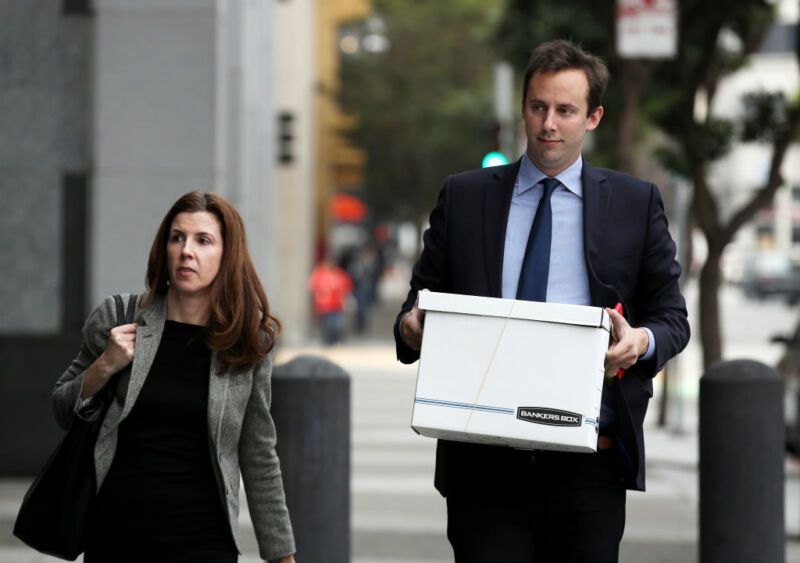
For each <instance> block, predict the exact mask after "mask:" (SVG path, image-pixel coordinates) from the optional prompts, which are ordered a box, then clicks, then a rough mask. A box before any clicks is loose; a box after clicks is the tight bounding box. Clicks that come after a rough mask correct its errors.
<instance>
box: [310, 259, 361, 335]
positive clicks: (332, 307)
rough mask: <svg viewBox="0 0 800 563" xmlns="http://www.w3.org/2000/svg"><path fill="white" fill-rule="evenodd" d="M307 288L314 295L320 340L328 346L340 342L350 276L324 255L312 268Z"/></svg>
mask: <svg viewBox="0 0 800 563" xmlns="http://www.w3.org/2000/svg"><path fill="white" fill-rule="evenodd" d="M308 288H309V289H310V290H311V293H312V294H313V296H314V311H315V312H316V314H317V316H318V318H319V322H320V329H321V330H322V341H323V342H324V343H325V344H327V345H328V346H330V345H332V344H336V343H337V342H341V341H342V340H343V339H344V306H345V302H346V300H347V296H348V295H350V292H351V291H352V290H353V282H352V281H351V280H350V276H348V275H347V272H345V271H344V270H343V269H341V268H340V267H338V266H337V265H336V264H334V263H333V260H331V259H330V258H329V257H326V258H324V259H323V260H322V262H320V263H319V264H317V265H316V267H315V268H314V269H313V270H312V272H311V277H309V278H308Z"/></svg>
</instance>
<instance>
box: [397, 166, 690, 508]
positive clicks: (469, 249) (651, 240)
mask: <svg viewBox="0 0 800 563" xmlns="http://www.w3.org/2000/svg"><path fill="white" fill-rule="evenodd" d="M519 166H520V161H517V162H515V163H513V164H509V165H507V166H498V167H494V168H486V169H480V170H472V171H469V172H464V173H461V174H457V175H454V176H450V177H449V178H447V180H446V181H445V184H444V187H443V188H442V190H441V192H440V194H439V199H438V202H437V204H436V207H435V209H434V210H433V212H432V213H431V216H430V228H429V229H428V230H426V231H425V235H424V237H423V239H424V249H423V252H422V255H421V256H420V259H419V260H418V261H417V263H416V264H415V266H414V272H413V276H412V278H411V290H410V291H409V294H408V298H407V299H406V302H405V303H404V304H403V307H402V310H401V312H400V314H399V315H398V317H397V320H396V321H395V325H394V334H395V341H396V344H397V357H398V359H399V360H400V361H401V362H403V363H412V362H414V361H416V360H417V359H418V358H419V352H416V351H414V350H412V349H411V348H409V347H408V346H407V345H406V343H405V341H404V340H403V339H402V337H401V336H400V332H399V323H400V318H401V317H402V316H403V315H404V314H405V313H406V312H407V311H409V310H410V309H411V307H412V306H413V304H414V300H415V298H416V294H417V291H418V290H421V289H423V288H427V289H430V290H431V291H442V292H449V293H460V294H466V295H479V296H487V297H500V296H501V285H502V280H501V277H502V271H503V248H504V244H505V231H506V224H507V221H508V211H509V207H510V205H511V196H512V192H513V188H514V181H515V179H516V176H517V172H518V171H519ZM581 179H582V183H583V223H584V253H585V257H586V265H587V272H588V275H589V290H590V293H591V302H592V305H594V306H597V307H613V306H614V305H615V304H616V303H617V302H621V303H622V305H623V311H624V314H625V317H626V319H627V320H628V322H629V323H630V324H631V326H637V327H647V328H649V329H650V330H651V331H652V332H653V336H654V337H655V341H656V353H655V357H654V358H652V359H650V360H647V361H641V360H640V361H639V362H637V363H636V365H634V366H633V367H631V369H629V370H628V371H627V372H626V374H625V376H624V377H623V378H622V379H621V380H619V381H618V384H617V385H616V387H615V392H614V395H615V399H614V400H615V408H616V411H617V429H616V431H617V435H618V436H619V438H620V439H621V441H622V444H623V445H624V448H620V450H621V455H623V456H624V457H626V458H628V459H627V460H626V461H627V462H628V463H626V465H627V466H628V471H627V473H628V475H626V486H627V487H628V488H631V489H638V490H644V485H645V479H644V459H645V458H644V436H643V430H642V423H643V421H644V416H645V412H646V411H647V405H648V402H649V400H650V397H652V395H653V383H652V378H653V377H654V376H655V375H656V374H657V373H658V371H659V370H660V369H661V368H662V367H663V366H664V364H665V363H666V361H667V360H668V359H669V358H671V357H673V356H674V355H676V354H677V353H678V352H680V351H681V350H682V349H683V348H684V346H686V343H687V342H688V340H689V324H688V322H687V319H686V316H687V313H686V304H685V302H684V299H683V296H682V295H681V293H680V289H679V287H678V278H679V276H680V273H681V268H680V266H679V265H678V263H677V262H676V260H675V243H674V242H673V241H672V238H671V237H670V234H669V231H668V230H667V219H666V216H665V215H664V209H663V204H662V201H661V196H660V194H659V192H658V188H657V187H656V186H655V185H654V184H651V183H649V182H644V181H642V180H639V179H637V178H634V177H633V176H629V175H627V174H622V173H620V172H615V171H613V170H607V169H602V168H595V167H594V166H590V165H589V164H587V163H586V162H584V164H583V173H582V178H581ZM526 464H528V465H529V464H530V456H525V455H524V454H523V453H521V452H519V451H516V450H512V449H510V448H502V447H491V446H482V445H477V444H466V443H457V442H450V441H445V440H440V441H439V444H438V447H437V456H436V479H435V482H436V488H437V489H438V490H439V491H440V492H441V493H442V494H443V495H446V494H447V492H448V490H453V487H462V486H463V487H470V488H471V487H473V486H475V485H476V483H477V482H480V481H485V480H486V479H487V478H488V479H493V480H499V481H504V482H513V476H514V475H515V474H516V475H518V476H520V478H523V474H524V470H525V466H526Z"/></svg>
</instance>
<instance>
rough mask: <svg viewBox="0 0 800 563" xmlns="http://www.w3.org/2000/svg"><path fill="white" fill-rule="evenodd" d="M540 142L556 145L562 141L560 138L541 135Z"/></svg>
mask: <svg viewBox="0 0 800 563" xmlns="http://www.w3.org/2000/svg"><path fill="white" fill-rule="evenodd" d="M539 142H540V143H542V144H543V145H548V146H555V145H557V144H559V143H560V142H561V141H560V140H558V139H549V138H547V137H539Z"/></svg>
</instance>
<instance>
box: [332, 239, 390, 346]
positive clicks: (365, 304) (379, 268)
mask: <svg viewBox="0 0 800 563" xmlns="http://www.w3.org/2000/svg"><path fill="white" fill-rule="evenodd" d="M340 266H341V267H342V269H344V270H345V271H346V272H347V274H348V275H349V276H350V279H351V280H352V282H353V297H355V301H356V319H355V320H356V327H355V328H356V333H357V334H364V333H365V332H366V331H367V329H368V328H369V314H370V310H371V309H372V306H373V304H374V303H375V298H376V296H377V290H378V282H379V281H380V278H381V275H382V274H383V266H384V261H383V253H382V252H381V248H380V246H378V243H376V242H374V241H370V242H367V243H365V244H362V245H358V246H352V247H351V248H350V249H349V250H348V252H347V253H345V255H344V257H343V259H342V262H341V263H340Z"/></svg>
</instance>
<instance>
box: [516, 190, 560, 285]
mask: <svg viewBox="0 0 800 563" xmlns="http://www.w3.org/2000/svg"><path fill="white" fill-rule="evenodd" d="M540 183H541V184H542V185H543V186H544V193H543V194H542V199H541V201H540V202H539V207H538V208H537V209H536V215H535V216H534V218H533V225H532V226H531V234H530V235H529V236H528V246H527V247H525V258H523V260H522V270H521V271H520V274H519V284H518V285H517V299H524V300H526V301H545V300H547V276H548V275H549V273H550V241H551V240H552V238H553V211H552V209H551V207H550V196H552V195H553V191H554V190H555V189H556V186H558V185H559V184H560V183H561V182H559V181H558V180H556V179H554V178H545V179H544V180H542V181H541V182H540Z"/></svg>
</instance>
